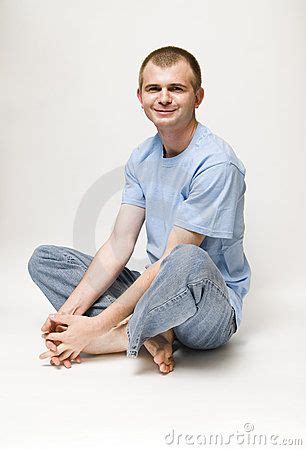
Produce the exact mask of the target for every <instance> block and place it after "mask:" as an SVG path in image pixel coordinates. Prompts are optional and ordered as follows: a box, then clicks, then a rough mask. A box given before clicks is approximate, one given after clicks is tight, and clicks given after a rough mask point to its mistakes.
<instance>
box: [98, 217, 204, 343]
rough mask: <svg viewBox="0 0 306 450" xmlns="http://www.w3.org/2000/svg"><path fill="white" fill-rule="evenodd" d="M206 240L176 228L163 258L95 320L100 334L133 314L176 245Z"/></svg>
mask: <svg viewBox="0 0 306 450" xmlns="http://www.w3.org/2000/svg"><path fill="white" fill-rule="evenodd" d="M204 238H205V236H204V235H202V234H199V233H195V232H193V231H189V230H186V229H184V228H180V227H178V226H174V227H173V229H172V230H171V232H170V234H169V238H168V241H167V247H166V250H165V252H164V253H163V255H162V257H161V258H160V259H159V260H158V261H156V262H155V263H154V264H152V265H151V266H150V267H149V268H148V269H147V270H145V271H144V272H143V273H142V275H141V276H140V277H139V278H137V280H136V281H135V282H134V283H133V284H132V285H131V286H130V287H129V288H128V289H127V290H126V291H125V292H124V293H123V294H122V295H121V296H120V297H119V298H118V299H117V300H116V301H115V302H114V303H112V304H111V305H109V307H108V308H107V309H106V310H104V311H102V313H100V314H99V315H98V316H96V317H94V318H93V319H94V321H95V328H96V329H97V330H99V334H101V333H107V332H108V331H109V330H110V329H111V328H112V327H114V326H116V325H117V324H118V323H119V322H120V321H121V320H123V319H124V318H125V317H127V316H128V315H129V314H131V313H132V312H133V310H134V308H135V306H136V304H137V302H138V301H139V299H140V298H141V297H142V295H143V294H144V293H145V292H146V290H147V289H148V288H149V287H150V285H151V283H152V282H153V280H154V279H155V277H156V275H157V274H158V271H159V269H160V265H161V263H162V261H163V259H164V258H166V256H168V255H169V254H170V253H171V251H172V250H173V249H174V247H175V246H176V245H179V244H194V245H201V243H202V241H203V239H204Z"/></svg>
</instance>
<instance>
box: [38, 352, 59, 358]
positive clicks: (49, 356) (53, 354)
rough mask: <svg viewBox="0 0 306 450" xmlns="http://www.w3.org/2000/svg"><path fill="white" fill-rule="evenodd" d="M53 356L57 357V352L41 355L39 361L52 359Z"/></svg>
mask: <svg viewBox="0 0 306 450" xmlns="http://www.w3.org/2000/svg"><path fill="white" fill-rule="evenodd" d="M52 356H57V355H56V353H55V352H53V351H52V350H49V351H48V352H44V353H41V354H40V355H39V359H46V358H51V357H52Z"/></svg>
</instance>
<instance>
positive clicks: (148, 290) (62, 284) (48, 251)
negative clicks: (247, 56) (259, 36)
mask: <svg viewBox="0 0 306 450" xmlns="http://www.w3.org/2000/svg"><path fill="white" fill-rule="evenodd" d="M137 96H138V98H139V101H140V103H141V106H142V108H143V109H144V112H145V114H146V116H147V117H148V118H149V120H151V121H152V122H153V123H154V125H155V126H156V128H157V134H156V135H155V136H153V137H151V138H149V139H147V140H146V141H144V142H143V143H142V144H141V145H140V146H139V147H137V148H136V149H135V150H134V151H133V152H132V154H131V156H130V158H129V160H128V162H127V164H126V167H125V177H126V183H125V187H124V191H123V195H122V204H121V207H120V210H119V213H118V216H117V219H116V222H115V225H114V229H113V231H112V233H111V235H110V237H109V239H108V240H107V241H106V242H105V243H104V244H103V245H102V247H101V248H100V250H99V251H98V252H97V254H96V255H95V257H94V258H92V257H91V256H89V255H85V254H84V253H81V252H79V251H76V250H74V249H70V248H66V247H58V246H52V245H43V246H40V247H38V248H37V249H36V250H35V251H34V253H33V255H32V257H31V259H30V261H29V272H30V275H31V277H32V279H33V280H34V282H35V283H36V284H37V285H38V286H39V287H40V289H41V290H42V291H43V293H44V294H45V295H46V296H47V298H48V299H49V301H50V302H51V303H52V304H53V306H54V307H55V308H56V310H57V311H58V313H59V314H56V315H51V316H49V317H48V318H47V320H46V322H45V323H44V325H43V327H42V331H44V333H45V334H44V337H45V339H46V346H47V348H48V351H46V352H45V353H43V354H42V355H41V358H48V357H50V358H51V362H53V364H56V365H59V364H61V363H63V364H64V365H65V366H66V367H67V368H69V367H71V361H72V360H76V361H80V357H79V354H80V352H81V351H83V352H87V353H96V354H97V353H110V352H120V351H127V355H128V356H131V357H137V355H138V351H139V349H140V347H141V346H142V345H144V346H145V347H146V348H147V350H148V351H149V352H150V353H151V354H152V356H153V359H154V361H155V363H156V364H157V365H158V366H159V370H160V371H161V372H163V373H169V372H171V371H172V370H173V367H174V360H173V354H172V343H173V340H174V338H176V339H177V340H178V341H180V342H181V343H182V344H184V345H186V346H188V347H190V348H194V349H203V350H205V349H212V348H216V347H218V346H221V345H223V344H225V343H226V342H228V340H229V339H230V338H231V336H232V335H233V334H234V333H235V332H236V330H237V329H238V327H239V325H240V322H241V315H242V300H243V298H244V296H245V295H246V293H247V292H248V290H249V284H250V276H251V273H250V267H249V264H248V261H247V259H246V257H245V254H244V251H243V235H244V218H243V209H244V193H245V189H246V187H245V180H244V175H245V168H244V166H243V164H242V162H241V161H240V160H239V159H238V158H237V156H236V155H235V153H234V151H233V150H232V148H231V147H230V146H229V145H228V144H227V143H226V142H225V141H223V140H222V139H221V138H219V137H218V136H216V135H215V134H213V133H212V132H211V131H210V130H209V129H208V128H207V127H206V126H204V125H202V124H201V123H199V122H197V120H196V118H195V109H196V108H198V107H199V106H200V104H201V102H202V100H203V97H204V90H203V88H202V87H201V71H200V67H199V65H198V62H197V61H196V59H195V58H194V56H192V55H191V54H190V53H189V52H187V51H186V50H183V49H180V48H177V47H163V48H160V49H157V50H155V51H153V52H152V53H150V55H148V56H147V58H146V59H145V60H144V62H143V64H142V66H141V69H140V73H139V88H138V91H137ZM144 221H146V230H147V236H148V242H147V254H148V257H149V259H150V262H151V265H150V266H149V267H147V268H146V270H145V271H144V272H143V273H142V274H141V275H140V274H139V273H138V272H136V271H130V270H129V269H128V268H127V267H126V264H127V262H128V261H129V259H130V257H131V255H132V253H133V250H134V247H135V243H136V241H137V238H138V235H139V232H140V230H141V227H142V225H143V223H144Z"/></svg>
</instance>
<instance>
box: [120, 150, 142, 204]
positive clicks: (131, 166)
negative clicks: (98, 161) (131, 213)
mask: <svg viewBox="0 0 306 450" xmlns="http://www.w3.org/2000/svg"><path fill="white" fill-rule="evenodd" d="M124 176H125V185H124V189H123V192H122V199H121V203H128V204H130V205H136V206H140V207H142V208H145V207H146V202H145V196H144V193H143V190H142V187H141V185H140V183H139V181H138V179H137V175H136V172H135V163H134V152H132V154H131V156H130V157H129V159H128V161H127V163H126V165H125V168H124Z"/></svg>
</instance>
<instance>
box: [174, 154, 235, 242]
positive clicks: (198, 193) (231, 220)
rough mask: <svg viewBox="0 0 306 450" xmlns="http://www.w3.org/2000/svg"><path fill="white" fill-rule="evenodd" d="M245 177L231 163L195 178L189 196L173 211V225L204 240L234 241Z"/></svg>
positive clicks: (210, 168)
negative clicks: (236, 219)
mask: <svg viewBox="0 0 306 450" xmlns="http://www.w3.org/2000/svg"><path fill="white" fill-rule="evenodd" d="M243 183H244V175H243V174H242V173H241V172H240V170H239V169H238V168H237V167H236V166H235V165H234V164H232V163H228V162H224V163H219V164H216V165H214V166H211V167H209V168H207V169H204V170H203V171H200V172H199V173H198V174H196V175H195V177H194V178H193V180H192V181H191V186H190V192H189V195H188V198H186V199H185V200H184V201H183V202H182V203H181V204H180V205H179V206H178V209H177V211H176V215H175V219H174V222H173V224H174V225H177V226H179V227H182V228H186V229H187V230H191V231H195V232H196V233H200V234H204V235H205V236H210V237H216V238H229V239H232V238H233V231H234V224H235V216H236V211H237V204H238V200H239V198H240V196H241V194H242V192H243Z"/></svg>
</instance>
